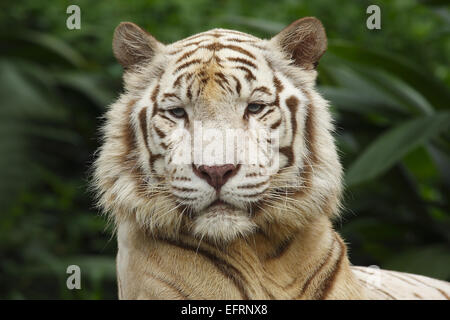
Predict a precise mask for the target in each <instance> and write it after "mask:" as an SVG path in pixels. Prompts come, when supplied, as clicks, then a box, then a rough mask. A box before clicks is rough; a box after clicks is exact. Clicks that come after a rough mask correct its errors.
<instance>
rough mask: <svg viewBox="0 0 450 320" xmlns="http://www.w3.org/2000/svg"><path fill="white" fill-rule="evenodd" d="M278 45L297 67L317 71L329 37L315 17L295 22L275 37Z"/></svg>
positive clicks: (274, 40)
mask: <svg viewBox="0 0 450 320" xmlns="http://www.w3.org/2000/svg"><path fill="white" fill-rule="evenodd" d="M270 41H271V42H273V43H276V44H277V45H278V46H279V48H280V49H281V50H282V51H283V52H284V53H286V54H287V55H288V56H289V57H290V58H291V59H292V60H293V62H294V64H295V65H297V66H300V67H302V68H304V69H307V70H311V69H315V68H316V67H317V65H318V64H319V59H320V57H322V55H323V54H324V53H325V51H326V49H327V36H326V33H325V28H324V27H323V25H322V23H321V22H320V21H319V20H318V19H316V18H314V17H306V18H301V19H299V20H296V21H294V22H293V23H291V24H290V25H289V26H287V27H286V28H284V29H283V30H282V31H281V32H280V33H278V34H277V35H276V36H274V37H273V38H272V39H271V40H270Z"/></svg>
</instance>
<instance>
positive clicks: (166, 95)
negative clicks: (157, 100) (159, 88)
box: [162, 92, 180, 101]
mask: <svg viewBox="0 0 450 320" xmlns="http://www.w3.org/2000/svg"><path fill="white" fill-rule="evenodd" d="M170 98H175V99H178V100H180V98H179V97H178V96H177V94H176V93H172V92H170V93H164V95H163V99H162V101H164V100H165V99H170Z"/></svg>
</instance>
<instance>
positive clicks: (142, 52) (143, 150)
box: [94, 18, 341, 243]
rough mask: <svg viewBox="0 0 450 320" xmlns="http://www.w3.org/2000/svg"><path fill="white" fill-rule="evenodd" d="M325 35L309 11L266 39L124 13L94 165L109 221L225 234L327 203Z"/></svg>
mask: <svg viewBox="0 0 450 320" xmlns="http://www.w3.org/2000/svg"><path fill="white" fill-rule="evenodd" d="M326 46H327V41H326V35H325V30H324V28H323V26H322V24H321V23H320V21H319V20H317V19H315V18H303V19H300V20H297V21H295V22H294V23H292V24H291V25H289V26H288V27H286V28H285V29H284V30H282V31H281V32H280V33H279V34H277V35H276V36H274V37H273V38H272V39H270V40H262V39H259V38H256V37H254V36H251V35H249V34H246V33H242V32H238V31H233V30H225V29H214V30H210V31H207V32H203V33H200V34H197V35H194V36H191V37H189V38H186V39H183V40H180V41H177V42H175V43H173V44H169V45H164V44H162V43H161V42H159V41H157V40H156V39H155V38H154V37H153V36H151V35H150V34H148V33H147V32H145V31H143V30H142V29H140V28H139V27H138V26H136V25H135V24H132V23H121V24H120V25H119V26H118V27H117V28H116V30H115V34H114V39H113V51H114V55H115V56H116V58H117V60H118V61H119V63H120V64H121V65H122V66H123V68H124V87H125V91H124V93H123V94H122V95H121V96H120V97H119V98H118V100H117V101H116V102H115V103H114V104H113V105H111V106H110V108H109V111H108V113H107V115H106V122H105V124H104V126H103V137H104V141H103V145H102V146H101V148H100V150H99V156H98V158H97V160H96V162H95V166H94V168H95V173H94V185H95V187H96V189H97V194H98V199H99V204H100V206H101V207H102V208H103V209H104V210H105V211H107V212H110V213H112V215H111V216H112V217H114V219H115V221H116V223H120V222H121V221H123V220H126V219H130V218H133V219H135V220H136V221H137V222H138V223H139V225H140V226H142V228H145V230H148V231H150V232H151V233H155V234H159V235H162V236H166V237H176V236H177V235H179V234H180V233H187V234H191V235H194V236H196V237H199V238H203V237H204V238H205V239H213V240H215V241H216V242H225V243H226V242H228V241H230V240H233V239H235V238H236V237H245V236H248V235H249V234H251V233H252V232H257V231H262V232H268V233H269V232H272V233H273V232H274V231H275V230H278V231H280V230H281V232H291V231H295V230H298V229H299V228H301V227H302V226H303V225H304V224H305V223H307V222H308V220H309V219H310V218H312V217H314V216H318V215H328V216H330V217H331V216H333V215H334V214H336V212H337V211H338V205H339V195H340V188H341V165H340V163H339V160H338V156H337V153H336V148H335V144H334V140H333V137H332V135H331V133H332V130H333V127H332V122H331V118H330V115H329V111H328V107H327V104H326V101H325V100H324V99H322V98H321V96H320V95H319V94H318V93H317V91H316V90H315V79H316V75H317V72H316V70H315V68H316V66H317V64H318V61H319V59H320V57H321V56H322V55H323V54H324V52H325V50H326Z"/></svg>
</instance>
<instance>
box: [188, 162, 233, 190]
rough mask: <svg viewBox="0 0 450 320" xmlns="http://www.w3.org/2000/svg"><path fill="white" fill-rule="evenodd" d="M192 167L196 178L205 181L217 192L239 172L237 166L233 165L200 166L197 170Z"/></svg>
mask: <svg viewBox="0 0 450 320" xmlns="http://www.w3.org/2000/svg"><path fill="white" fill-rule="evenodd" d="M192 167H193V169H194V172H195V174H196V175H197V176H199V177H200V178H202V179H204V180H206V182H208V184H209V185H210V186H212V187H213V188H214V189H216V190H217V191H219V190H220V188H221V187H222V186H223V185H224V184H225V183H226V182H227V181H228V179H230V178H231V177H232V176H234V175H235V174H236V173H237V172H238V170H239V166H235V165H233V164H224V165H222V166H204V165H202V166H199V167H198V168H197V166H195V165H194V164H193V165H192Z"/></svg>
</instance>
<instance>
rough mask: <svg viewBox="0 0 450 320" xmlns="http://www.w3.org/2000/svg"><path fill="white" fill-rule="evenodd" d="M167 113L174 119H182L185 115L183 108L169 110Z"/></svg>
mask: <svg viewBox="0 0 450 320" xmlns="http://www.w3.org/2000/svg"><path fill="white" fill-rule="evenodd" d="M169 112H170V113H171V114H172V115H173V116H174V117H175V118H183V117H184V116H185V115H186V111H185V110H184V109H183V108H174V109H170V110H169Z"/></svg>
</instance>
